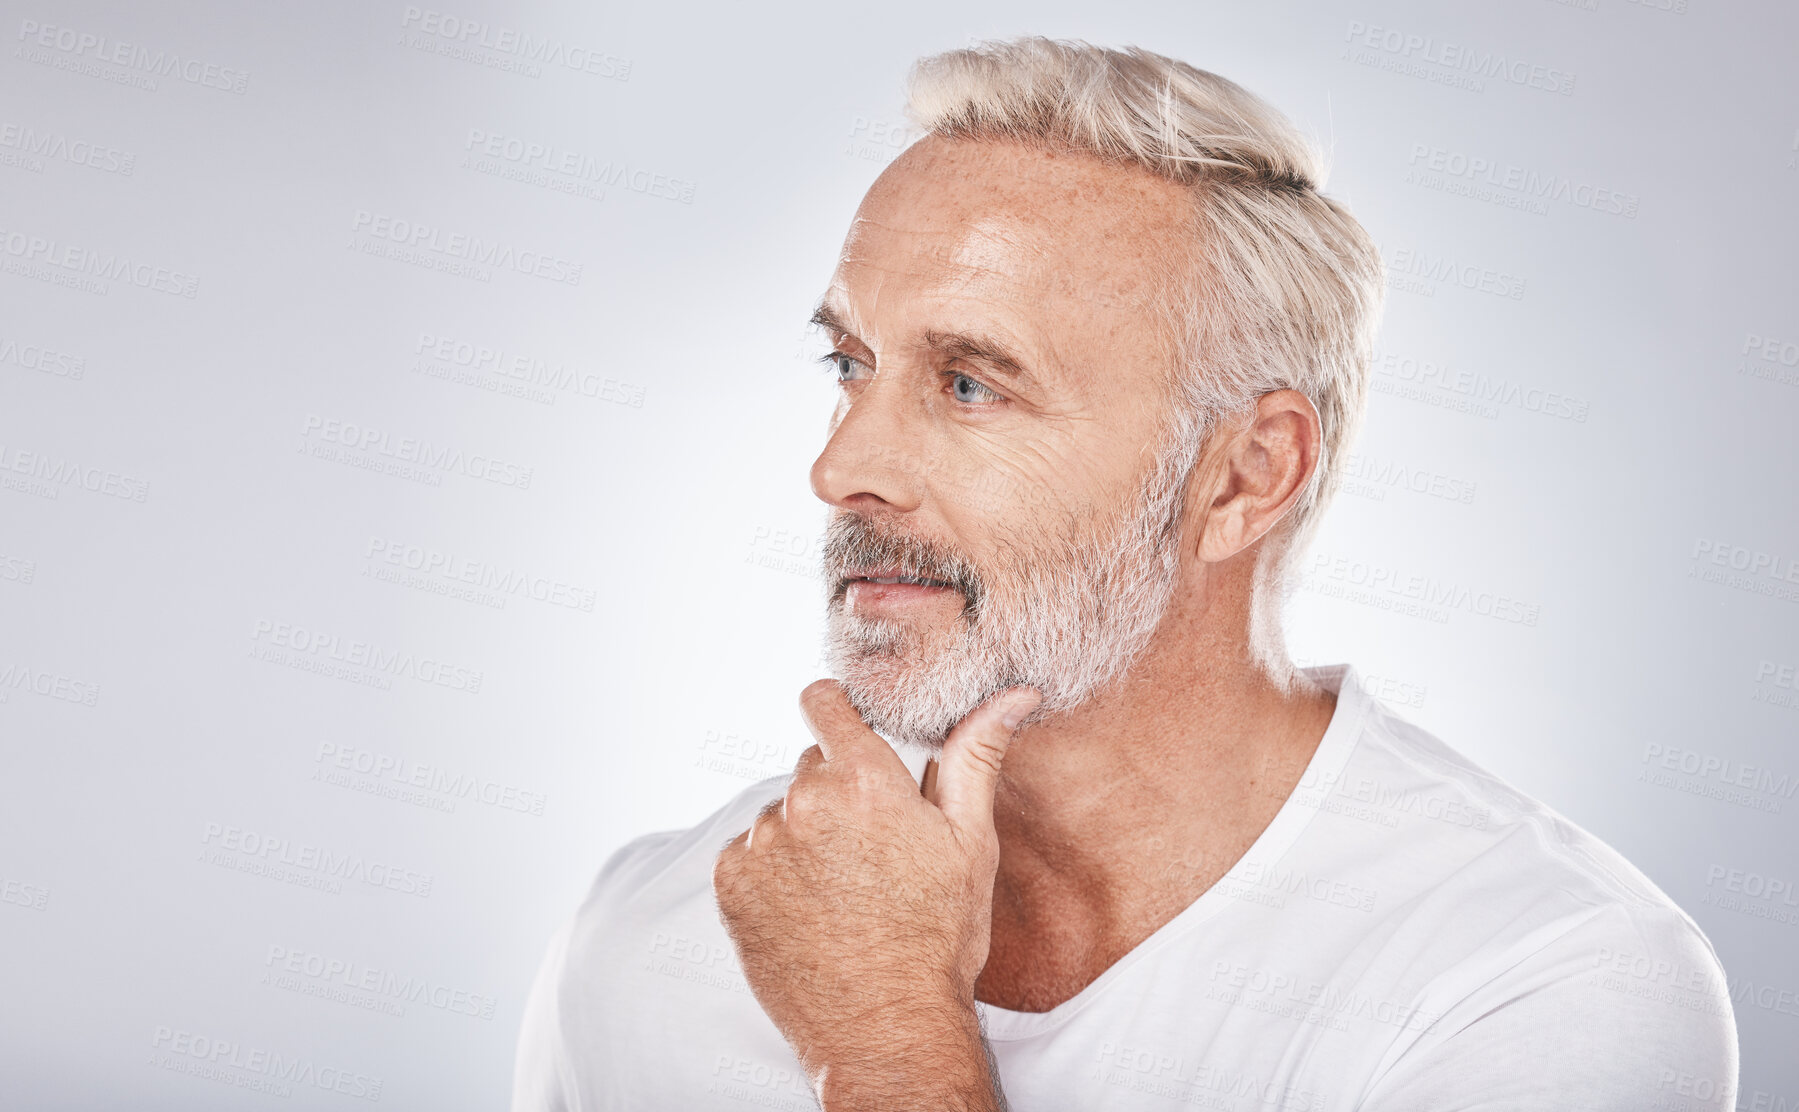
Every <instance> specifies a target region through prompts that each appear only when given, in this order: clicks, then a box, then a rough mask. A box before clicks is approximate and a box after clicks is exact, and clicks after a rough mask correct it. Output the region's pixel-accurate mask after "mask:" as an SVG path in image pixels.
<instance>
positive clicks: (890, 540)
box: [821, 512, 987, 615]
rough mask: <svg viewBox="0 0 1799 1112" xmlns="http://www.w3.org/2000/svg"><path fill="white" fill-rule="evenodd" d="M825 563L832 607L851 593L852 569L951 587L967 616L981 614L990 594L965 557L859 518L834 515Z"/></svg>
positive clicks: (825, 547)
mask: <svg viewBox="0 0 1799 1112" xmlns="http://www.w3.org/2000/svg"><path fill="white" fill-rule="evenodd" d="M821 560H822V563H823V570H824V578H825V589H826V592H827V593H828V596H829V601H830V602H831V603H832V604H836V603H838V602H841V601H842V600H843V596H844V595H845V594H846V593H848V591H849V584H850V580H849V575H850V572H851V571H852V570H859V569H862V568H871V567H874V568H893V569H896V570H898V571H899V573H900V574H902V575H910V576H917V577H918V578H921V579H935V580H939V581H941V582H944V583H948V584H949V585H950V586H951V587H953V588H955V589H956V590H958V591H960V592H961V593H962V598H963V612H964V613H965V614H971V615H973V614H978V613H979V612H980V604H981V600H982V599H983V598H985V597H986V594H987V591H986V587H985V585H984V583H983V582H982V578H981V574H980V571H979V569H977V568H976V567H975V566H974V564H973V563H972V562H971V561H970V560H968V559H967V558H966V557H964V556H963V555H962V554H961V553H959V552H956V551H955V550H953V549H951V548H949V547H947V546H944V545H940V544H936V543H934V542H932V541H927V540H924V539H922V538H920V537H915V536H913V535H911V534H910V533H907V532H904V531H902V530H899V529H896V528H893V527H892V526H891V525H888V524H885V523H883V522H881V521H879V520H878V519H876V518H869V517H863V516H861V515H859V514H855V513H847V512H840V513H837V514H833V515H832V517H831V520H830V523H829V524H828V525H827V526H826V528H825V539H824V545H823V548H822V551H821Z"/></svg>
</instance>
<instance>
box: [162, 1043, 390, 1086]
mask: <svg viewBox="0 0 1799 1112" xmlns="http://www.w3.org/2000/svg"><path fill="white" fill-rule="evenodd" d="M150 1048H151V1055H150V1065H152V1066H160V1067H162V1068H163V1069H166V1070H169V1071H171V1072H174V1073H185V1074H188V1075H190V1076H193V1077H199V1078H203V1079H205V1080H207V1081H217V1082H221V1083H223V1084H226V1085H232V1086H235V1087H237V1088H242V1089H250V1090H253V1091H256V1092H262V1093H269V1094H271V1095H273V1096H279V1097H289V1096H292V1095H293V1093H294V1089H295V1088H302V1089H307V1088H311V1089H323V1090H325V1091H327V1092H332V1093H337V1094H339V1095H341V1096H346V1097H357V1098H360V1099H362V1100H372V1101H378V1100H380V1099H381V1087H382V1080H381V1078H379V1077H370V1076H368V1075H366V1074H362V1073H358V1072H356V1071H354V1070H346V1069H339V1068H337V1067H335V1066H328V1065H321V1064H319V1063H318V1062H315V1061H313V1060H312V1059H310V1058H302V1057H299V1056H297V1055H293V1054H283V1053H281V1052H280V1051H278V1050H269V1049H267V1048H264V1047H257V1046H245V1045H244V1044H243V1043H240V1042H238V1041H236V1040H234V1039H220V1038H214V1037H212V1036H210V1035H204V1034H198V1033H196V1032H193V1031H187V1030H183V1029H181V1028H178V1027H169V1026H167V1025H159V1026H158V1027H157V1028H156V1031H155V1034H154V1035H152V1036H151V1039H150Z"/></svg>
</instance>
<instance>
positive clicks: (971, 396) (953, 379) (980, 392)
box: [950, 374, 999, 405]
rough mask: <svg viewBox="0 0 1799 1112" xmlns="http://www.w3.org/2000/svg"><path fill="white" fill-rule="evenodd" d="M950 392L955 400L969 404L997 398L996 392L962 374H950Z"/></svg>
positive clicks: (996, 399)
mask: <svg viewBox="0 0 1799 1112" xmlns="http://www.w3.org/2000/svg"><path fill="white" fill-rule="evenodd" d="M965 391H966V393H965ZM950 393H951V394H952V395H954V396H955V399H956V400H957V401H959V402H967V403H969V404H971V405H972V404H976V403H980V402H991V401H998V400H999V395H998V394H996V393H994V392H993V391H992V390H989V389H988V388H987V387H985V386H983V385H981V384H980V383H979V382H976V381H975V380H974V379H972V378H969V377H968V376H967V375H964V374H952V375H951V376H950Z"/></svg>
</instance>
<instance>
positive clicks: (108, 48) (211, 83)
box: [18, 19, 250, 93]
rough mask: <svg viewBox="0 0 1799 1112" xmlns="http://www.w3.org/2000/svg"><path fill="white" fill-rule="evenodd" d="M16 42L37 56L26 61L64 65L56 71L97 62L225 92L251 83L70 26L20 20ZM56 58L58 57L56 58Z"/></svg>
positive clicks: (234, 73)
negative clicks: (82, 63) (76, 64)
mask: <svg viewBox="0 0 1799 1112" xmlns="http://www.w3.org/2000/svg"><path fill="white" fill-rule="evenodd" d="M18 41H19V42H21V43H23V44H24V46H23V47H22V49H23V50H30V51H31V52H32V53H33V54H34V55H38V56H35V57H28V58H27V60H28V61H32V62H39V63H52V64H54V61H61V62H63V63H64V65H63V66H58V67H57V68H65V67H66V66H67V65H68V63H70V62H99V63H102V64H105V65H112V66H119V67H121V68H123V69H124V70H126V71H128V72H129V71H135V73H134V74H132V76H148V77H174V78H178V79H180V80H182V81H185V82H187V83H188V84H189V85H199V86H202V87H204V88H208V89H221V90H223V91H225V92H228V93H241V92H243V91H244V89H245V87H246V85H247V84H248V82H249V80H250V75H249V74H247V73H245V72H244V71H243V70H239V69H232V68H230V67H228V66H220V65H214V64H213V63H211V62H202V61H200V60H199V59H197V58H183V57H182V56H181V55H179V54H176V53H174V52H172V51H168V50H151V49H150V48H149V47H145V46H138V45H137V44H135V43H128V42H120V41H119V40H118V39H109V38H107V37H106V36H105V35H95V34H90V33H89V32H86V31H77V30H75V29H74V28H73V27H57V26H54V25H52V24H48V23H39V22H38V21H37V20H35V19H22V20H20V21H19V40H18ZM44 51H55V52H56V54H54V55H52V54H45V53H43V52H44ZM58 55H60V56H61V57H60V58H58V57H57V56H58ZM148 88H149V89H150V90H151V91H155V89H156V85H155V83H154V82H150V83H149V84H148Z"/></svg>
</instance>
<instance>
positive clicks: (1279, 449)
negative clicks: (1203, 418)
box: [1193, 390, 1324, 563]
mask: <svg viewBox="0 0 1799 1112" xmlns="http://www.w3.org/2000/svg"><path fill="white" fill-rule="evenodd" d="M1213 441H1214V443H1213V444H1212V445H1209V446H1208V450H1207V452H1206V455H1207V456H1209V457H1211V458H1210V459H1209V460H1207V461H1206V466H1205V468H1204V479H1205V482H1204V484H1203V485H1202V486H1200V487H1199V488H1198V489H1197V490H1195V491H1193V494H1194V495H1195V496H1197V497H1198V498H1199V499H1201V500H1202V504H1203V505H1204V509H1203V510H1202V511H1201V513H1202V517H1201V529H1200V535H1199V542H1198V543H1199V553H1198V555H1199V558H1200V559H1201V560H1204V561H1206V562H1207V563H1222V562H1224V561H1225V560H1228V559H1230V558H1231V557H1233V556H1235V555H1237V554H1238V553H1239V552H1242V551H1243V550H1244V549H1246V548H1248V547H1249V546H1251V545H1253V544H1255V543H1256V542H1257V541H1259V540H1261V539H1262V538H1263V537H1264V536H1266V535H1267V534H1268V532H1269V530H1271V529H1273V528H1274V527H1275V526H1276V525H1278V524H1279V523H1280V521H1281V519H1282V518H1283V517H1285V516H1287V514H1288V513H1290V512H1291V511H1292V509H1293V507H1294V506H1295V505H1296V504H1298V502H1299V499H1300V496H1301V495H1303V494H1304V493H1305V490H1306V486H1307V484H1308V483H1309V482H1310V481H1311V478H1312V473H1313V472H1314V471H1315V470H1317V468H1318V459H1319V455H1320V453H1321V451H1322V448H1323V443H1324V430H1323V423H1322V422H1321V421H1319V419H1318V407H1317V406H1314V405H1313V404H1312V400H1311V399H1310V398H1308V397H1306V396H1305V395H1304V394H1301V393H1300V392H1299V391H1297V390H1272V391H1270V392H1268V393H1266V394H1263V395H1262V396H1260V397H1259V398H1257V399H1256V400H1255V404H1254V406H1253V407H1252V408H1251V409H1249V410H1248V411H1246V412H1244V413H1241V414H1233V415H1230V416H1228V417H1226V418H1225V419H1224V420H1223V421H1222V422H1220V424H1219V426H1218V428H1217V430H1216V431H1215V432H1214V434H1213Z"/></svg>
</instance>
